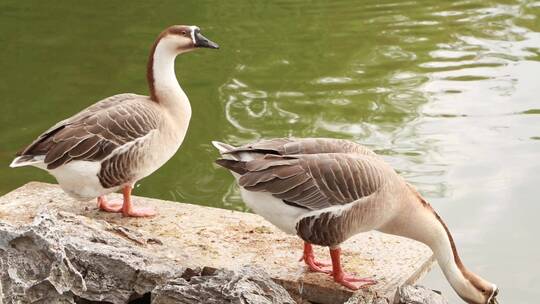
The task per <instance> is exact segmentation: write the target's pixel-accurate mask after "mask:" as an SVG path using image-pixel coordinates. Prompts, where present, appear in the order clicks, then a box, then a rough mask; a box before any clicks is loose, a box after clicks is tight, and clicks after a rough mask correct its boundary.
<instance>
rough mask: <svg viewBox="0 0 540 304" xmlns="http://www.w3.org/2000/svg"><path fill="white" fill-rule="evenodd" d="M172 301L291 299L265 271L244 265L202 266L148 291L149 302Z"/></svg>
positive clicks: (271, 302)
mask: <svg viewBox="0 0 540 304" xmlns="http://www.w3.org/2000/svg"><path fill="white" fill-rule="evenodd" d="M172 303H182V304H198V303H208V304H219V303H231V304H266V303H268V304H280V303H283V304H288V303H295V301H293V299H292V298H291V296H290V295H289V294H288V293H287V291H285V289H284V288H283V287H281V286H280V285H278V284H276V283H274V282H273V281H272V279H271V278H270V277H269V276H268V275H267V274H266V273H265V272H263V271H262V270H260V269H255V268H251V267H244V268H242V269H240V270H238V271H228V270H216V271H214V270H210V271H209V270H208V268H205V269H203V270H202V271H197V272H196V273H194V274H193V275H190V277H188V278H186V279H184V278H179V279H173V280H171V281H169V282H167V283H165V284H164V285H160V286H158V287H156V288H155V289H154V290H153V291H152V304H172Z"/></svg>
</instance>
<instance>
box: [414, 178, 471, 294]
mask: <svg viewBox="0 0 540 304" xmlns="http://www.w3.org/2000/svg"><path fill="white" fill-rule="evenodd" d="M408 186H409V188H410V189H411V190H412V191H413V193H414V194H415V195H416V197H417V198H418V200H419V201H420V203H421V204H422V205H423V206H424V207H425V208H426V209H427V210H429V211H430V212H431V213H432V214H433V215H434V216H435V218H436V219H437V221H439V223H440V224H441V226H442V227H443V228H444V231H446V235H447V237H448V241H449V242H450V246H451V247H452V254H453V256H454V262H455V263H456V265H457V267H458V269H459V270H460V271H461V273H462V274H463V277H465V279H467V280H468V281H469V282H471V284H472V285H473V286H474V287H475V288H476V289H478V290H481V289H482V281H481V280H482V279H481V278H480V277H478V276H477V275H476V274H474V273H472V272H470V271H469V270H468V269H467V268H466V267H465V265H463V262H462V261H461V258H460V257H459V255H458V252H457V248H456V243H455V242H454V238H453V237H452V234H451V233H450V230H449V229H448V226H446V223H445V222H444V221H443V220H442V218H441V217H440V216H439V214H438V213H437V212H436V211H435V209H433V207H431V205H430V204H429V203H428V202H427V201H426V200H425V199H424V198H423V197H422V196H421V195H420V193H418V191H417V190H416V189H415V188H414V187H413V186H411V185H409V184H408ZM460 296H461V295H460Z"/></svg>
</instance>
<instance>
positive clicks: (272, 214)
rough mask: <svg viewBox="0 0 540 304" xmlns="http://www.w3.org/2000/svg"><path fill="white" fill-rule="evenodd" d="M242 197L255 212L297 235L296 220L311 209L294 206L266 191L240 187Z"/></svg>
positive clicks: (285, 230) (289, 232)
mask: <svg viewBox="0 0 540 304" xmlns="http://www.w3.org/2000/svg"><path fill="white" fill-rule="evenodd" d="M240 193H241V194H242V199H244V202H245V203H246V205H247V206H248V207H249V208H251V210H253V212H255V213H257V214H258V215H260V216H262V217H264V218H265V219H266V220H267V221H269V222H270V223H272V224H274V225H275V226H276V227H278V228H279V229H281V230H283V231H284V232H286V233H288V234H293V235H296V227H295V226H296V222H297V221H298V219H299V217H300V216H302V215H304V214H305V213H308V212H309V210H307V209H303V208H298V207H293V206H290V205H287V204H285V203H284V202H283V201H282V200H280V199H278V198H275V197H273V196H272V195H271V194H270V193H266V192H253V191H248V190H246V189H244V188H242V187H240Z"/></svg>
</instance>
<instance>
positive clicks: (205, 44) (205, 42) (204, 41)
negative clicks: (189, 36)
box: [193, 30, 219, 49]
mask: <svg viewBox="0 0 540 304" xmlns="http://www.w3.org/2000/svg"><path fill="white" fill-rule="evenodd" d="M193 36H194V37H195V43H194V44H195V47H201V48H210V49H219V45H218V44H217V43H215V42H213V41H210V40H209V39H208V38H206V37H204V36H203V35H202V34H201V32H199V31H198V30H195V33H194V34H193Z"/></svg>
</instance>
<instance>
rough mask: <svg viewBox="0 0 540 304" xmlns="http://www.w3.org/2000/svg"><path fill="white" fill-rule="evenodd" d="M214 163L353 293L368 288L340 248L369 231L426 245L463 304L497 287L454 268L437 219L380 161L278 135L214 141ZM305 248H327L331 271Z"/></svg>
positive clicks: (352, 148) (348, 145)
mask: <svg viewBox="0 0 540 304" xmlns="http://www.w3.org/2000/svg"><path fill="white" fill-rule="evenodd" d="M213 145H214V146H215V147H216V148H217V149H218V151H219V152H220V155H221V158H219V159H218V160H216V163H217V164H218V165H220V166H222V167H224V168H226V169H228V170H230V171H231V173H232V174H233V175H234V177H235V178H236V181H237V182H238V184H239V186H240V192H241V195H242V198H243V200H244V202H245V203H246V205H247V206H248V207H249V208H251V209H252V210H253V211H254V212H255V213H257V214H259V215H261V216H263V217H264V218H265V219H266V220H268V221H269V222H271V223H272V224H274V225H275V226H277V227H278V228H280V229H281V230H283V231H284V232H286V233H289V234H292V235H298V236H299V237H300V238H301V239H303V241H304V242H305V243H304V253H303V255H302V260H303V261H304V262H305V263H306V264H307V266H308V268H309V269H310V270H312V271H318V272H325V273H328V274H330V275H331V276H333V279H334V281H336V282H338V283H340V284H342V285H343V286H345V287H347V288H350V289H353V290H356V289H358V288H361V287H364V286H366V285H369V284H375V283H376V282H375V281H374V280H371V279H369V278H356V277H354V276H352V275H349V274H347V273H345V272H344V271H343V269H342V267H341V263H340V252H341V251H340V244H341V243H343V242H344V241H345V240H347V239H348V238H350V237H351V236H353V235H355V234H357V233H361V232H366V231H370V230H378V231H380V232H383V233H389V234H393V235H398V236H403V237H407V238H410V239H413V240H417V241H420V242H422V243H424V244H426V245H428V246H429V247H430V248H431V249H432V250H433V252H434V255H435V257H436V259H437V261H438V263H439V265H440V267H441V268H442V271H443V273H444V275H445V276H446V278H447V280H448V281H449V283H450V285H451V286H452V288H453V289H454V290H455V291H456V293H457V294H458V295H459V296H460V297H461V298H462V299H463V300H464V301H465V302H467V303H474V304H494V303H497V300H496V298H495V297H496V296H497V294H498V292H499V289H498V288H497V286H495V284H492V283H490V282H488V281H486V280H484V279H483V278H481V277H480V276H478V275H476V274H475V273H473V272H471V271H470V270H468V269H467V268H466V267H465V266H464V265H463V263H462V261H461V259H460V257H459V255H458V252H457V250H456V245H455V243H454V240H453V238H452V235H451V234H450V231H449V230H448V227H447V226H446V224H445V223H444V222H443V220H442V219H441V217H440V216H439V215H438V214H437V213H436V212H435V211H434V209H433V208H432V207H431V205H430V204H429V203H428V202H426V200H425V199H424V198H423V197H422V196H421V195H420V193H419V192H418V191H417V190H416V189H415V188H414V187H413V186H412V185H410V184H409V183H407V182H406V181H405V180H404V179H403V178H402V177H401V176H400V175H398V174H397V173H396V172H395V171H394V170H393V169H392V167H391V166H390V165H389V164H387V163H386V162H385V161H384V160H383V159H382V158H381V157H380V156H378V155H377V154H375V153H374V152H372V151H371V150H369V149H368V148H366V147H364V146H361V145H359V144H356V143H354V142H351V141H348V140H342V139H327V138H305V139H294V138H278V139H269V140H262V141H259V142H255V143H250V144H247V145H244V146H241V147H233V146H231V145H228V144H225V143H221V142H217V141H214V142H213ZM312 244H315V245H320V246H326V247H329V249H330V257H331V261H332V270H331V271H329V270H326V269H324V268H322V267H323V266H325V264H324V263H321V262H318V261H316V260H315V258H314V254H313V251H312Z"/></svg>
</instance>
